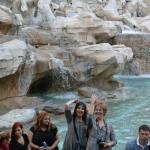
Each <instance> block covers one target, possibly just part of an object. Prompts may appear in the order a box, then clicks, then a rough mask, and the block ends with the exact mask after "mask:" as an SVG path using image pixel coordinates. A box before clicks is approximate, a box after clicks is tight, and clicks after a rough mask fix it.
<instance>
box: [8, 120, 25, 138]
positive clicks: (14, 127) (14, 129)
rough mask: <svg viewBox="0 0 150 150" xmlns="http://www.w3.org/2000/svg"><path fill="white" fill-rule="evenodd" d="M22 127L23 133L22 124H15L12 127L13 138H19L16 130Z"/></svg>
mask: <svg viewBox="0 0 150 150" xmlns="http://www.w3.org/2000/svg"><path fill="white" fill-rule="evenodd" d="M18 127H20V128H21V129H22V131H23V125H22V123H21V122H15V123H14V124H13V126H12V131H11V138H17V136H16V134H15V132H16V128H18Z"/></svg>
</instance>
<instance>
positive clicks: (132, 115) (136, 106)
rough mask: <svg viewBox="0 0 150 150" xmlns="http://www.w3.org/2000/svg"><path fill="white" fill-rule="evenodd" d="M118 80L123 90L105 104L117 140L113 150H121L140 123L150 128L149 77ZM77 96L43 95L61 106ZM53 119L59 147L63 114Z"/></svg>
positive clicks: (62, 128) (74, 94)
mask: <svg viewBox="0 0 150 150" xmlns="http://www.w3.org/2000/svg"><path fill="white" fill-rule="evenodd" d="M117 79H119V80H121V81H122V82H123V83H124V87H123V88H122V89H121V90H119V91H118V92H117V93H118V94H117V96H116V97H115V98H114V99H112V100H110V101H109V102H108V113H107V118H106V119H107V122H109V123H112V125H113V127H114V129H115V133H116V136H117V140H118V144H117V146H116V147H114V149H113V150H123V149H124V147H125V143H126V142H127V141H128V140H129V139H132V138H134V137H135V136H136V135H137V131H138V127H139V126H140V125H141V124H149V125H150V76H140V77H133V76H132V77H131V76H125V77H123V76H117ZM76 97H77V93H75V92H67V93H53V94H46V95H44V96H43V98H44V99H46V100H47V102H50V101H51V102H52V103H61V104H64V103H65V102H66V101H67V100H69V99H75V98H76ZM50 99H51V100H50ZM51 102H50V103H51ZM62 106H63V105H62ZM52 117H53V116H52ZM53 120H54V122H55V123H56V125H57V126H58V128H59V130H60V133H61V143H60V145H59V146H60V148H61V147H62V143H63V140H64V135H65V132H66V121H65V118H64V116H63V115H62V116H57V117H56V116H55V117H53Z"/></svg>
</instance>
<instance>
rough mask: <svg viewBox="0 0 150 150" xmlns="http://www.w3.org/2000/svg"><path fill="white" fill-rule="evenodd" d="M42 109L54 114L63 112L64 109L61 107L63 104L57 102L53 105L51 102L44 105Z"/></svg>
mask: <svg viewBox="0 0 150 150" xmlns="http://www.w3.org/2000/svg"><path fill="white" fill-rule="evenodd" d="M43 110H44V111H47V112H49V113H52V114H55V115H60V114H64V113H65V110H64V109H63V106H58V104H57V105H56V104H55V105H54V104H52V106H45V107H44V108H43Z"/></svg>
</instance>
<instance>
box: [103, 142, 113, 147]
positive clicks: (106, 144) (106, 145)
mask: <svg viewBox="0 0 150 150" xmlns="http://www.w3.org/2000/svg"><path fill="white" fill-rule="evenodd" d="M104 147H105V148H109V147H112V144H111V143H105V144H104Z"/></svg>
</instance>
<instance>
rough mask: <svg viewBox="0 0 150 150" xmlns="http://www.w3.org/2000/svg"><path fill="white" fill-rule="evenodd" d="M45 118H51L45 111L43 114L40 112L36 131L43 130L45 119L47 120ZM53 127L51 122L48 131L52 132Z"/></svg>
mask: <svg viewBox="0 0 150 150" xmlns="http://www.w3.org/2000/svg"><path fill="white" fill-rule="evenodd" d="M45 116H49V113H47V112H45V111H43V112H40V113H39V114H38V116H37V119H36V123H35V130H40V129H41V127H42V125H43V119H44V118H45ZM52 126H53V124H52V123H51V121H50V122H49V124H48V126H47V131H50V130H51V128H52Z"/></svg>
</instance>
